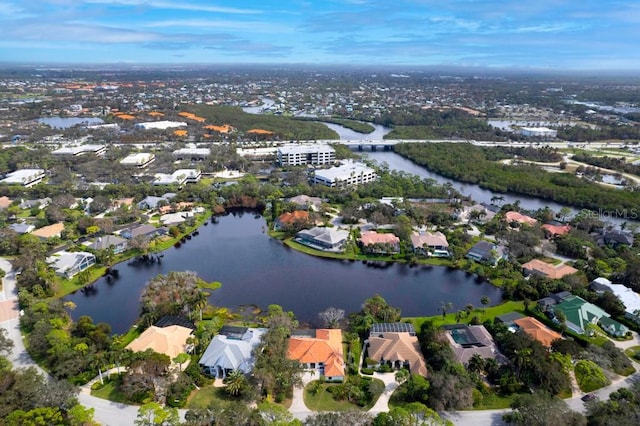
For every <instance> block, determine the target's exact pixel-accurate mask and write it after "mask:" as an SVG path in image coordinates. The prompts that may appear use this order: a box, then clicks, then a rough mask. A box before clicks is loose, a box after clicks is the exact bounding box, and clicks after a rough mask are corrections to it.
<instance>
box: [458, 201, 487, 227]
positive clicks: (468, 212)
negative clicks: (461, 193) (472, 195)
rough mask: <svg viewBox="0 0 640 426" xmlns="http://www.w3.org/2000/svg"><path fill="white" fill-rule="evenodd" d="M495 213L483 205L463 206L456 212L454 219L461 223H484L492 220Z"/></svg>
mask: <svg viewBox="0 0 640 426" xmlns="http://www.w3.org/2000/svg"><path fill="white" fill-rule="evenodd" d="M474 212H475V213H474ZM495 215H496V212H495V211H493V210H492V209H490V208H488V207H487V206H485V205H483V204H474V205H472V206H465V207H463V208H462V210H459V211H458V212H456V214H455V217H456V218H457V219H458V220H461V221H468V222H475V223H486V222H489V221H490V220H491V219H493V218H494V217H495Z"/></svg>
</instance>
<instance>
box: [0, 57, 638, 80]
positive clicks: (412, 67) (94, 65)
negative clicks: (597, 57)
mask: <svg viewBox="0 0 640 426" xmlns="http://www.w3.org/2000/svg"><path fill="white" fill-rule="evenodd" d="M79 67H82V68H87V69H89V70H100V69H129V70H132V69H133V70H135V69H136V68H139V69H150V68H151V69H152V68H156V69H162V68H164V69H168V68H174V69H175V68H185V67H197V68H211V67H225V68H231V67H233V68H243V67H244V68H259V67H268V68H300V67H306V68H312V69H313V68H317V69H340V68H342V69H354V70H358V69H360V70H372V71H374V70H380V71H386V70H394V71H404V72H417V71H424V70H429V71H466V72H473V71H476V72H489V73H500V72H502V73H518V74H525V73H533V74H562V75H567V74H580V75H593V76H597V75H603V74H604V75H608V76H611V75H624V76H628V75H629V74H632V75H633V76H634V77H638V78H640V76H638V71H640V70H635V69H614V68H610V69H584V68H544V67H530V66H487V65H444V64H440V65H426V64H424V65H420V64H385V65H382V64H364V63H359V64H354V63H333V64H329V63H322V64H319V63H313V62H184V63H177V62H35V61H34V62H24V61H1V60H0V69H8V68H36V69H37V68H60V69H65V70H66V69H69V68H79Z"/></svg>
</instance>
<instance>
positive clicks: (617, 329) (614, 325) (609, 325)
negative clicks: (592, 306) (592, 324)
mask: <svg viewBox="0 0 640 426" xmlns="http://www.w3.org/2000/svg"><path fill="white" fill-rule="evenodd" d="M598 325H600V328H602V329H603V330H604V331H606V332H607V333H609V334H610V335H612V336H615V337H624V336H626V335H627V333H628V332H629V329H628V328H627V326H626V325H624V324H620V323H619V322H618V321H616V320H612V319H611V318H607V317H602V318H600V322H599V323H598Z"/></svg>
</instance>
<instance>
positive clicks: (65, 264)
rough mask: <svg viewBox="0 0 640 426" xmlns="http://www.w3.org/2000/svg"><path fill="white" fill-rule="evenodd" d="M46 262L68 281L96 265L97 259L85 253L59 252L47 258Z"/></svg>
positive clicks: (91, 254)
mask: <svg viewBox="0 0 640 426" xmlns="http://www.w3.org/2000/svg"><path fill="white" fill-rule="evenodd" d="M46 262H47V264H48V265H49V266H51V268H53V269H54V270H55V271H56V274H58V275H60V276H62V277H65V278H67V279H71V278H73V277H74V276H75V275H77V274H79V273H80V272H82V271H84V270H85V269H88V268H90V267H91V266H93V265H95V263H96V257H95V256H94V255H93V253H87V252H84V251H78V252H68V251H59V252H57V253H54V254H52V255H51V256H49V257H47V259H46Z"/></svg>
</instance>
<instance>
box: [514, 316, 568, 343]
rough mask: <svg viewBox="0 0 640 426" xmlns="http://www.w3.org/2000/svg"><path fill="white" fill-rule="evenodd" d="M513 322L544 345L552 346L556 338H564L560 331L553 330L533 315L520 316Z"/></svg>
mask: <svg viewBox="0 0 640 426" xmlns="http://www.w3.org/2000/svg"><path fill="white" fill-rule="evenodd" d="M513 323H514V324H515V325H517V326H518V329H520V330H522V331H524V332H525V333H527V334H528V335H529V336H531V337H532V338H534V339H535V340H537V341H538V342H540V343H541V344H542V346H545V347H547V348H550V347H551V343H552V342H553V341H554V340H557V339H562V335H561V334H560V333H558V332H557V331H553V330H551V329H550V328H549V327H547V326H546V325H544V324H543V323H541V322H540V321H538V320H537V319H535V318H532V317H524V318H518V319H516V320H514V321H513Z"/></svg>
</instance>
